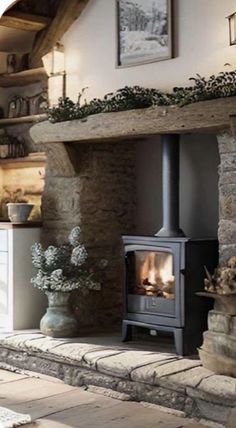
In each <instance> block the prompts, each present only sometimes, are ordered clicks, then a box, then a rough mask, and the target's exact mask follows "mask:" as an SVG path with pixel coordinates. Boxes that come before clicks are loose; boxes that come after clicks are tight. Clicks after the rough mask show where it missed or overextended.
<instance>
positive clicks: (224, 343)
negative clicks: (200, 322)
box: [202, 331, 236, 359]
mask: <svg viewBox="0 0 236 428" xmlns="http://www.w3.org/2000/svg"><path fill="white" fill-rule="evenodd" d="M202 349H204V350H205V351H208V352H212V353H216V355H221V356H222V357H224V356H225V357H226V358H227V357H228V358H233V359H236V336H232V335H228V334H224V333H219V332H218V333H216V332H213V331H206V332H205V333H204V341H203V346H202Z"/></svg>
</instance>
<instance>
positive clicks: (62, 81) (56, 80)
mask: <svg viewBox="0 0 236 428" xmlns="http://www.w3.org/2000/svg"><path fill="white" fill-rule="evenodd" d="M42 61H43V65H44V68H45V71H46V73H47V75H48V77H49V79H48V95H49V105H50V106H51V107H52V106H55V105H57V104H58V99H59V98H65V97H66V72H65V54H64V46H63V45H61V44H60V43H57V44H56V45H55V46H54V47H53V48H52V49H51V50H50V51H49V52H48V53H47V54H46V55H44V56H43V57H42Z"/></svg>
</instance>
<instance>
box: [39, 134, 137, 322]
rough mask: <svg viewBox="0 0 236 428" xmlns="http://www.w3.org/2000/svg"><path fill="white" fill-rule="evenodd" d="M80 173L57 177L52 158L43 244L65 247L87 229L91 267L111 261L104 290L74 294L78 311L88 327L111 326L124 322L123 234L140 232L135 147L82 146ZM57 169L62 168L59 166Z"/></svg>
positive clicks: (44, 204) (77, 148)
mask: <svg viewBox="0 0 236 428" xmlns="http://www.w3.org/2000/svg"><path fill="white" fill-rule="evenodd" d="M75 152H76V153H75V156H74V159H73V163H74V165H75V166H77V170H78V174H77V175H76V176H74V177H65V176H63V172H61V174H60V172H57V173H55V169H54V166H53V158H52V157H50V156H49V159H48V167H47V171H46V184H45V189H44V194H43V200H42V214H43V224H44V227H43V241H44V244H49V243H52V242H55V243H61V242H64V241H65V240H66V239H67V236H68V233H69V231H70V230H71V229H72V228H73V227H74V226H76V225H80V226H81V228H82V238H83V242H84V243H85V245H86V246H87V249H88V253H89V256H90V260H91V265H92V266H93V264H94V263H95V262H96V260H99V259H106V260H107V261H108V267H107V268H106V269H105V270H104V271H103V272H102V273H101V272H98V273H99V274H100V275H102V281H101V282H102V290H101V291H100V292H91V293H90V294H89V295H88V296H87V297H84V296H82V295H81V294H80V293H77V292H75V294H74V299H73V308H74V310H75V313H76V315H77V317H78V320H79V323H80V325H81V326H82V327H83V328H92V329H99V328H103V327H107V328H109V327H111V326H112V325H114V324H117V323H118V322H119V321H120V319H121V313H122V312H121V311H122V284H123V280H124V266H123V254H122V245H121V236H122V234H129V233H130V234H133V233H134V232H135V219H136V215H135V210H136V174H135V143H134V142H133V143H130V142H129V144H125V142H121V143H115V144H114V143H110V144H107V143H106V144H102V143H100V144H80V145H79V144H78V145H75ZM57 171H58V168H57Z"/></svg>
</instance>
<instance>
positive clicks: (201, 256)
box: [123, 135, 218, 355]
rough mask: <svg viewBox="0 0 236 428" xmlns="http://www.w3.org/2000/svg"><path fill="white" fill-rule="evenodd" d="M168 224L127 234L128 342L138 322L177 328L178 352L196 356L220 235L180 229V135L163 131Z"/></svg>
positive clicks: (125, 336)
mask: <svg viewBox="0 0 236 428" xmlns="http://www.w3.org/2000/svg"><path fill="white" fill-rule="evenodd" d="M162 160H163V166H162V187H163V227H162V228H161V230H160V231H159V232H158V233H157V234H156V236H152V237H148V236H123V243H124V249H125V261H126V281H125V287H124V318H123V341H127V340H131V339H132V327H133V326H138V327H145V328H148V329H150V330H154V331H167V332H173V334H174V340H175V347H176V352H177V354H179V355H191V354H194V353H195V352H196V349H197V347H198V346H200V345H201V343H202V332H203V331H204V330H206V328H207V313H208V310H209V309H210V304H211V302H209V301H208V300H207V299H201V298H200V297H198V296H197V295H196V292H197V291H200V290H202V288H203V283H204V282H203V280H204V266H207V267H208V269H209V270H210V271H213V270H214V268H215V267H216V266H217V263H218V241H217V239H190V238H187V237H185V235H184V233H183V231H182V230H181V229H180V228H179V136H178V135H165V136H162Z"/></svg>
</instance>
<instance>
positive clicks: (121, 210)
mask: <svg viewBox="0 0 236 428" xmlns="http://www.w3.org/2000/svg"><path fill="white" fill-rule="evenodd" d="M235 110H236V100H235V98H234V97H232V98H227V99H218V100H212V101H205V102H201V103H196V104H192V105H190V106H185V107H183V108H178V107H156V108H150V109H145V110H135V111H130V112H119V113H109V114H99V115H95V116H91V117H89V118H88V119H87V121H85V122H80V121H72V122H64V123H63V122H62V123H58V124H50V123H48V122H42V123H40V124H37V125H34V126H33V127H32V128H31V131H30V133H31V137H32V138H33V140H34V142H35V143H36V144H39V143H40V144H41V145H43V146H44V147H45V149H46V152H47V159H48V163H47V171H46V182H45V189H44V195H43V201H42V214H43V225H44V226H43V240H44V242H45V244H47V243H49V242H50V243H51V242H58V241H60V242H61V241H63V240H65V238H66V236H67V234H68V232H69V230H70V229H71V228H72V227H73V226H75V225H77V224H80V225H81V227H82V234H83V240H84V242H85V244H86V245H87V247H88V250H89V254H90V257H91V260H93V259H97V258H99V259H101V258H106V259H107V260H108V268H107V270H106V271H105V273H104V277H103V285H102V292H101V293H98V294H96V295H90V297H89V299H87V298H83V297H82V296H80V295H78V296H76V298H75V299H74V303H73V305H74V309H75V312H76V313H77V314H78V318H79V321H80V325H81V326H83V327H84V328H85V329H86V328H88V329H89V328H94V326H96V327H99V328H103V327H107V326H108V325H109V326H111V327H112V326H113V325H117V324H118V322H120V321H121V317H122V284H123V281H124V264H123V253H122V241H121V236H122V235H134V234H135V233H138V230H136V224H135V223H136V222H135V216H136V171H135V151H136V140H138V139H147V138H149V137H151V136H152V137H153V136H155V135H160V134H167V133H168V134H169V133H175V134H188V133H211V134H214V135H216V136H217V139H218V145H219V154H220V167H219V202H220V211H219V220H220V221H219V232H218V238H219V244H220V261H221V262H223V261H224V260H226V259H227V258H228V257H229V256H230V255H232V254H234V252H235V249H236V221H235V220H234V219H235V196H234V193H235V186H236V166H235V157H236V142H235V139H234V126H233V122H234V118H233V117H230V115H231V114H232V113H233V112H234V111H235ZM201 286H202V284H199V288H201Z"/></svg>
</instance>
